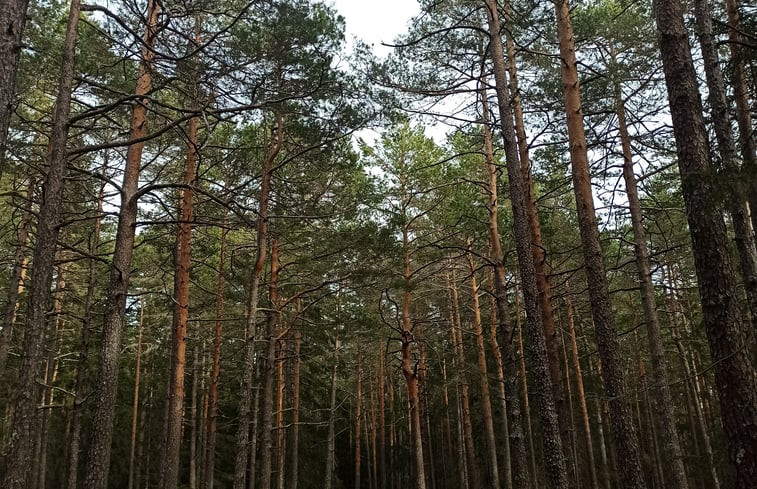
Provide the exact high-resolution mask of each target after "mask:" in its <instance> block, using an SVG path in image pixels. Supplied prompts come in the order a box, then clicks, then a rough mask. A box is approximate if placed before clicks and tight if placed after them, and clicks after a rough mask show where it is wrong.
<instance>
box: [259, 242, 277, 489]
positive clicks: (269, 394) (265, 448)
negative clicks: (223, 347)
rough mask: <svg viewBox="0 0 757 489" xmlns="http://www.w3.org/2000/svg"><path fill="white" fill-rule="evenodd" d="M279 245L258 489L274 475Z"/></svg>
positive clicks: (265, 488)
mask: <svg viewBox="0 0 757 489" xmlns="http://www.w3.org/2000/svg"><path fill="white" fill-rule="evenodd" d="M278 282H279V245H278V242H277V241H276V240H272V241H271V282H270V284H269V286H268V289H269V292H268V298H269V301H270V302H271V309H270V311H269V312H268V318H267V321H266V332H265V337H266V352H265V364H264V366H263V405H262V407H261V410H262V415H263V418H262V426H261V428H260V431H261V437H262V438H261V440H262V447H261V456H260V489H271V475H272V471H273V463H272V461H273V460H272V458H273V453H274V450H273V448H274V447H273V382H274V371H275V369H276V343H277V342H278V338H277V336H278V322H279V310H278V307H279V289H278V287H279V284H278Z"/></svg>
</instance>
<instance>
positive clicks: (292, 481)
mask: <svg viewBox="0 0 757 489" xmlns="http://www.w3.org/2000/svg"><path fill="white" fill-rule="evenodd" d="M298 309H300V308H299V306H298ZM301 344H302V332H301V331H300V330H299V329H296V330H295V331H294V365H293V367H292V440H291V447H290V452H291V454H292V456H291V457H290V459H289V462H290V463H289V483H288V484H287V489H297V485H298V481H299V472H300V465H299V460H300V459H299V456H300V362H301V358H300V346H301Z"/></svg>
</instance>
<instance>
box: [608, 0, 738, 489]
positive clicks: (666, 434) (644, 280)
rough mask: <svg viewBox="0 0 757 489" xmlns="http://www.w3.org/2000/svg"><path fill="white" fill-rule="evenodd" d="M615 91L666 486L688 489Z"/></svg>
mask: <svg viewBox="0 0 757 489" xmlns="http://www.w3.org/2000/svg"><path fill="white" fill-rule="evenodd" d="M698 1H701V0H698ZM611 58H612V61H613V62H614V61H615V51H614V50H613V51H612V53H611ZM613 91H614V94H615V114H616V115H617V117H618V129H619V131H620V141H621V146H622V152H623V178H624V180H625V184H626V195H627V196H628V209H629V210H630V212H631V225H632V227H633V238H634V256H635V258H636V269H637V272H638V274H639V287H640V289H641V291H640V292H641V304H642V308H643V310H644V322H645V323H646V326H647V340H648V345H649V355H650V361H651V364H652V375H653V376H654V386H653V393H654V400H655V414H656V416H655V418H656V419H657V420H658V421H659V424H660V428H661V429H662V437H663V439H664V440H665V449H664V450H663V451H664V455H663V457H664V460H663V463H664V464H665V466H666V467H667V468H668V470H666V474H668V477H667V479H668V480H667V481H666V485H665V487H669V488H671V489H687V488H688V481H687V480H686V470H685V469H684V466H683V453H682V451H681V443H680V441H679V439H678V432H677V431H676V424H675V413H674V410H673V397H672V395H671V394H670V386H669V382H668V368H667V364H666V360H665V348H664V345H663V342H662V334H661V333H660V322H659V319H658V317H657V302H656V300H655V293H654V285H653V284H652V268H651V265H650V259H649V249H648V248H647V233H646V231H645V230H644V223H643V216H642V213H641V202H640V200H639V191H638V188H637V184H636V175H634V171H633V157H632V155H633V153H632V148H631V136H630V134H629V133H628V125H627V122H626V109H625V104H624V101H623V94H622V91H621V86H620V82H619V81H618V80H617V79H615V80H613ZM747 224H748V223H747ZM650 429H651V426H650Z"/></svg>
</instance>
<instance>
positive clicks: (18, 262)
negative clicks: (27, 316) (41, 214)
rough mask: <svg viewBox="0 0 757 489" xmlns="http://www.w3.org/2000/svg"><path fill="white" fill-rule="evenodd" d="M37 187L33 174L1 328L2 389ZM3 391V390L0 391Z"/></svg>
mask: <svg viewBox="0 0 757 489" xmlns="http://www.w3.org/2000/svg"><path fill="white" fill-rule="evenodd" d="M36 189H37V177H36V175H33V176H32V177H31V178H30V179H29V183H28V185H27V187H26V199H25V201H24V204H23V211H22V214H21V222H20V224H19V228H18V234H17V235H16V251H15V253H14V255H13V270H12V271H11V277H10V280H9V281H8V303H7V305H6V309H5V311H4V312H3V322H2V325H0V326H1V327H2V329H0V389H3V390H5V389H8V388H9V387H10V386H9V385H8V379H6V378H5V367H6V364H7V362H8V349H9V348H10V342H11V340H12V339H13V327H14V326H15V322H16V314H17V313H18V308H19V302H18V299H19V297H20V295H21V292H23V290H24V277H25V275H26V268H27V265H28V264H29V258H28V256H27V255H26V245H27V242H28V241H29V234H30V233H29V232H30V228H31V226H32V207H33V205H34V192H35V190H36ZM0 392H1V391H0ZM6 399H7V398H6ZM3 404H5V403H3Z"/></svg>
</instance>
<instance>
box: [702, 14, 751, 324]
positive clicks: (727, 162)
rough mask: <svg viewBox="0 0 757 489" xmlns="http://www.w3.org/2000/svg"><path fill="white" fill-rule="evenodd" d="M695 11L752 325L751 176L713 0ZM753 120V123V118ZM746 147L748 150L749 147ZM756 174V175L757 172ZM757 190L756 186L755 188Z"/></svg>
mask: <svg viewBox="0 0 757 489" xmlns="http://www.w3.org/2000/svg"><path fill="white" fill-rule="evenodd" d="M694 12H695V15H696V19H697V31H698V32H697V34H698V36H699V46H700V47H701V48H702V59H703V61H704V73H705V76H706V79H707V92H708V100H709V102H710V113H711V114H712V126H713V129H715V138H716V140H717V143H718V153H719V154H720V166H721V168H722V170H724V171H725V173H726V174H727V175H730V177H731V178H730V179H729V182H730V186H731V189H730V190H731V195H729V196H728V202H729V210H730V212H731V222H732V223H733V231H734V234H735V238H736V239H735V241H736V248H737V250H738V253H739V259H740V260H739V265H740V266H741V276H742V278H743V280H744V289H745V291H746V295H747V301H748V303H749V310H750V312H751V313H752V326H753V327H754V326H755V323H757V249H755V241H754V230H753V229H752V223H751V222H750V220H749V206H748V205H747V197H746V196H747V195H748V183H749V179H747V182H746V183H747V185H744V180H743V179H741V178H738V177H737V176H738V174H739V166H738V164H737V162H736V146H735V144H734V141H733V134H732V133H731V117H730V111H729V110H728V100H727V98H726V91H725V82H724V81H723V72H722V70H721V69H720V60H719V59H718V51H717V46H716V45H715V38H714V37H713V34H712V18H711V17H710V5H709V1H708V0H695V2H694ZM734 70H736V71H738V68H737V67H735V66H734ZM737 95H738V94H737ZM737 106H738V105H737ZM749 123H750V124H751V122H749ZM742 148H743V145H742ZM744 150H745V151H748V148H746V149H744ZM744 162H745V163H747V158H745V159H744ZM746 168H748V164H747V165H745V169H746ZM752 178H753V179H754V178H755V176H753V177H752ZM754 190H755V189H752V191H754ZM751 197H752V200H753V203H757V200H755V199H757V198H755V197H754V196H751ZM753 209H755V211H757V208H754V207H753Z"/></svg>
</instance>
